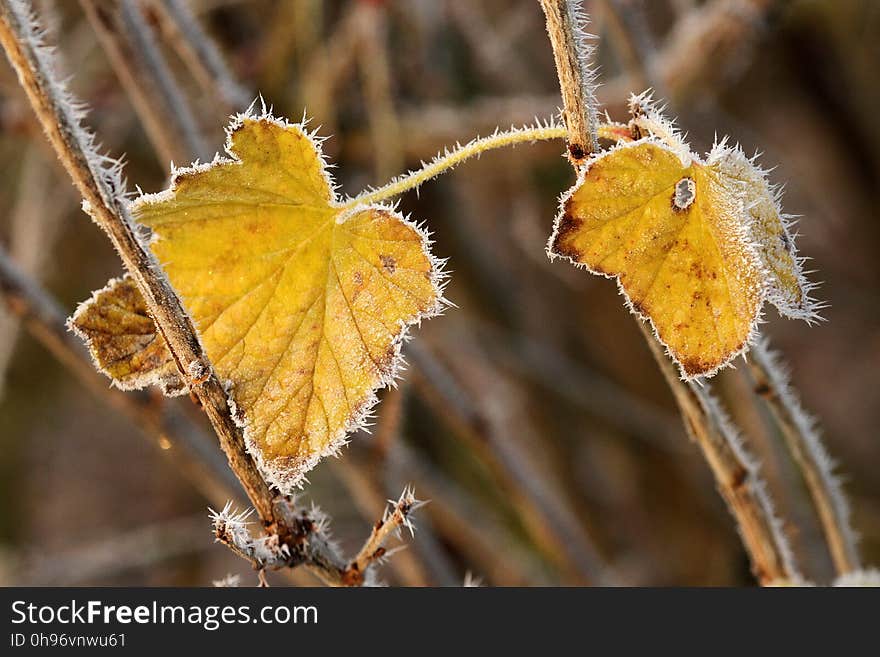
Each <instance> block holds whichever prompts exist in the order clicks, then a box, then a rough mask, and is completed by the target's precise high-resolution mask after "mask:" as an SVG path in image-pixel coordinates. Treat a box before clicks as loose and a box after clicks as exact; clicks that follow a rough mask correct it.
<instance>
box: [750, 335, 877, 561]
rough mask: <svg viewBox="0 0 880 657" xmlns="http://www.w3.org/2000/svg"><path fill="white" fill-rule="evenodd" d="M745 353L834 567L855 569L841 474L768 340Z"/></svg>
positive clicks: (856, 558)
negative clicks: (810, 502) (810, 503)
mask: <svg viewBox="0 0 880 657" xmlns="http://www.w3.org/2000/svg"><path fill="white" fill-rule="evenodd" d="M749 355H750V358H749V359H748V363H749V369H750V370H751V373H752V376H753V377H754V380H755V393H756V394H758V395H759V396H761V397H762V398H763V399H764V401H765V402H766V403H767V405H768V406H769V408H770V411H771V413H772V414H773V418H774V419H775V420H776V424H777V425H778V427H779V430H780V432H781V433H782V436H783V438H784V439H785V444H786V446H787V447H788V450H789V452H791V456H792V458H793V459H794V461H795V462H796V463H797V464H798V466H799V468H800V470H801V473H802V474H803V477H804V481H805V482H806V485H807V488H808V490H809V491H810V496H811V497H812V498H813V504H814V505H815V507H816V512H817V514H818V515H819V520H820V522H821V523H822V529H823V531H824V533H825V539H826V540H827V541H828V548H829V551H830V552H831V558H832V560H833V561H834V566H835V569H836V570H837V573H838V574H839V575H843V574H845V573H850V572H853V571H855V570H859V569H860V568H861V565H860V562H859V553H858V549H857V548H856V536H855V532H854V531H853V529H852V527H851V525H850V509H849V503H848V502H847V499H846V496H845V495H844V493H843V489H842V487H841V485H840V480H839V479H838V478H837V477H836V476H835V475H834V472H833V466H834V464H833V462H832V460H831V457H830V456H829V455H828V452H827V451H826V449H825V446H824V445H823V444H822V441H821V438H820V436H819V432H818V431H817V429H816V426H815V421H814V420H813V418H811V417H810V416H809V415H808V414H807V413H806V411H804V409H803V407H802V406H801V403H800V400H799V399H798V398H797V395H796V394H795V393H794V392H793V391H792V389H791V387H790V385H789V382H788V375H787V373H786V371H785V367H784V365H782V364H780V363H779V362H778V359H777V357H776V354H774V353H773V352H772V351H771V350H770V349H769V346H768V344H767V342H766V341H765V340H760V341H759V342H758V343H757V344H756V345H755V346H754V347H752V350H751V353H750V354H749Z"/></svg>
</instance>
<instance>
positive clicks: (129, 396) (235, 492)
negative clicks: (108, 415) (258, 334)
mask: <svg viewBox="0 0 880 657" xmlns="http://www.w3.org/2000/svg"><path fill="white" fill-rule="evenodd" d="M0 292H2V295H3V299H4V300H5V302H6V305H7V306H8V307H9V309H10V310H11V311H12V313H13V314H15V315H16V316H18V317H19V318H20V319H21V321H22V322H23V323H24V325H25V326H26V328H27V329H28V331H29V332H30V333H31V334H32V335H33V336H34V337H35V338H36V339H37V340H38V341H39V342H40V343H41V344H42V345H43V346H44V347H45V348H46V349H48V350H49V352H51V353H52V355H54V356H55V357H56V358H57V359H58V360H59V361H60V362H61V363H62V365H64V366H65V367H66V368H67V369H68V370H70V372H71V373H72V374H73V375H74V376H75V377H76V378H77V379H78V380H79V381H80V383H81V384H83V385H84V386H85V387H86V388H87V389H88V390H89V391H90V392H91V393H92V394H94V395H95V397H97V398H98V399H99V400H101V401H103V402H105V403H107V404H108V405H109V406H111V407H112V408H114V409H116V410H117V411H119V412H120V413H121V414H122V415H124V416H126V417H127V418H128V419H129V420H131V422H132V423H133V424H134V425H135V426H137V427H139V428H140V430H141V432H142V433H143V434H144V435H146V436H147V437H149V438H150V439H151V440H150V442H151V443H152V444H153V445H154V446H157V447H159V448H160V450H161V451H162V454H163V456H165V457H167V458H168V459H169V460H170V461H171V462H172V463H173V464H174V466H175V467H177V468H178V469H179V470H180V471H181V472H182V473H183V474H184V476H185V477H186V478H187V479H189V480H190V481H192V482H193V483H194V484H195V486H196V488H198V489H199V490H200V491H201V492H202V494H203V495H204V496H205V498H206V499H208V500H209V501H210V502H211V503H212V504H216V505H220V506H222V504H223V502H225V500H227V499H229V498H240V497H241V488H240V486H239V485H238V481H237V480H236V479H235V477H234V476H233V475H232V472H231V471H230V470H229V468H228V467H227V465H226V463H225V461H224V460H223V458H222V457H221V456H220V454H219V453H218V452H217V450H216V448H214V447H213V445H211V443H210V442H209V441H207V440H206V439H205V436H203V435H201V431H199V430H198V429H196V428H195V427H193V426H192V424H191V422H189V420H187V419H186V417H185V415H184V414H182V413H180V412H177V411H175V410H174V409H173V406H171V405H170V404H164V403H163V402H162V400H161V399H158V400H157V399H154V398H153V397H152V396H151V395H150V394H149V393H146V392H123V391H122V390H119V389H117V388H113V387H110V386H108V385H107V380H106V378H105V377H104V376H103V375H101V374H99V373H98V371H97V370H96V369H95V368H94V366H93V365H92V363H91V362H90V361H89V358H88V355H87V354H86V353H85V350H84V349H83V345H82V342H81V341H80V340H78V339H77V338H75V337H74V335H73V334H72V333H70V332H69V331H68V330H67V327H66V326H65V313H64V310H63V309H62V308H61V307H60V306H59V305H58V303H57V302H56V301H55V299H53V298H52V297H50V296H49V295H48V294H47V293H46V292H45V291H43V290H42V289H41V288H40V287H39V286H38V285H37V284H36V283H35V282H34V281H32V280H30V279H29V278H28V277H27V276H26V275H25V274H24V273H23V272H21V271H19V270H18V268H17V267H16V266H15V265H14V263H13V262H12V261H11V260H10V259H9V258H8V257H7V255H6V254H5V253H3V252H2V251H0Z"/></svg>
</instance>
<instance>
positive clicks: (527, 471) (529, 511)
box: [407, 343, 615, 584]
mask: <svg viewBox="0 0 880 657" xmlns="http://www.w3.org/2000/svg"><path fill="white" fill-rule="evenodd" d="M407 353H408V356H409V359H410V361H411V362H412V363H413V365H414V368H413V370H414V376H413V383H414V384H415V386H416V389H417V390H418V391H420V393H421V394H422V396H423V397H424V399H425V401H426V402H427V403H428V404H429V405H431V406H432V407H433V408H434V409H435V412H436V413H437V415H438V417H442V418H444V419H445V420H448V421H449V422H450V423H451V426H452V427H453V428H454V429H455V431H456V433H457V434H458V435H459V436H461V437H462V438H464V439H466V440H467V441H468V444H469V445H470V446H471V447H473V449H474V451H475V452H476V453H477V454H478V455H479V456H480V458H481V460H482V461H483V462H484V463H485V464H486V465H487V466H488V467H489V468H490V469H491V470H492V473H493V475H494V476H495V477H496V478H497V480H498V481H499V483H501V484H502V486H503V487H504V490H505V493H506V494H507V495H509V496H510V498H511V500H512V503H513V504H514V506H515V507H516V508H517V510H518V511H519V512H520V514H521V516H522V520H523V523H524V525H525V527H526V528H527V529H528V531H529V533H530V535H531V536H532V537H533V539H534V540H535V543H536V544H537V545H539V546H540V547H541V549H542V551H543V552H544V553H545V554H547V555H548V557H550V558H551V559H552V560H553V562H554V563H555V564H556V565H557V566H558V567H559V568H561V569H562V570H564V571H565V572H566V573H567V574H568V575H569V576H571V577H572V578H574V579H575V580H577V581H582V582H586V581H592V582H596V583H599V584H608V583H612V582H613V581H614V579H615V575H614V574H613V573H612V572H611V569H610V568H609V567H608V566H607V565H606V564H605V563H604V561H603V559H602V558H601V556H600V554H599V551H598V549H597V548H596V546H595V545H594V544H593V542H592V541H591V540H590V538H589V536H587V535H586V534H585V532H584V531H583V530H582V528H581V527H580V526H579V524H578V523H577V521H576V519H575V518H574V517H573V514H571V513H570V512H569V511H568V508H567V506H566V504H564V503H563V501H562V500H561V499H559V496H558V495H556V494H554V493H553V491H551V490H549V489H548V488H547V487H546V486H544V485H542V478H541V477H540V476H538V475H537V474H536V473H535V471H534V469H533V467H532V465H531V464H530V463H529V461H528V459H525V458H523V456H522V454H520V453H519V451H518V450H517V449H516V446H515V445H514V444H512V443H511V441H509V440H505V439H504V438H503V437H501V436H498V435H497V433H496V431H495V430H494V427H493V425H492V421H491V419H490V418H487V417H485V416H484V415H482V414H481V413H480V412H479V410H478V409H477V408H475V406H474V404H473V402H472V401H471V398H470V396H469V395H468V393H467V392H466V391H465V390H464V389H463V388H462V387H461V386H460V385H459V384H458V382H457V380H456V379H455V378H454V377H453V375H452V373H451V372H449V370H448V369H447V368H446V367H445V366H444V365H443V364H442V363H440V362H439V361H438V360H437V359H436V358H435V357H434V356H433V354H432V353H431V352H430V351H429V350H428V349H427V348H426V347H425V346H424V345H423V344H415V343H412V344H410V345H408V352H407Z"/></svg>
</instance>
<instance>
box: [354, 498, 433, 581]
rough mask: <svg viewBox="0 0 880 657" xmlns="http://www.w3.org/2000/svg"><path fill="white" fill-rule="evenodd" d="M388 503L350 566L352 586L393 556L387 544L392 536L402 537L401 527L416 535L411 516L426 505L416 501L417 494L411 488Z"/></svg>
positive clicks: (363, 579)
mask: <svg viewBox="0 0 880 657" xmlns="http://www.w3.org/2000/svg"><path fill="white" fill-rule="evenodd" d="M388 502H389V504H390V505H391V506H390V507H388V508H386V509H385V512H384V513H383V514H382V519H381V520H379V522H377V523H376V524H375V525H374V526H373V531H371V532H370V536H369V537H368V538H367V540H366V542H365V543H364V545H363V547H362V548H361V549H360V551H359V552H358V553H357V555H356V556H355V558H354V559H352V561H351V563H350V564H349V565H348V569H347V570H346V580H347V581H349V582H350V583H352V584H356V585H359V584H362V583H363V582H364V581H365V580H366V576H367V571H368V569H369V567H370V566H371V565H372V564H374V563H377V562H381V561H382V560H383V559H385V558H387V557H388V556H389V555H391V554H392V552H389V551H388V550H387V549H386V548H385V544H386V543H387V541H388V539H389V538H391V536H392V535H397V536H398V537H399V536H400V528H401V527H406V528H407V529H408V530H409V533H410V536H412V535H413V534H414V533H415V528H414V527H413V524H412V521H411V520H410V515H411V514H412V512H413V511H415V510H416V509H418V508H419V507H421V506H424V505H425V504H426V503H425V502H422V501H421V500H417V499H416V497H415V492H414V491H413V489H412V488H411V487H409V486H408V487H406V488H404V489H403V493H401V495H400V498H399V499H398V500H397V501H396V502H395V501H394V500H388Z"/></svg>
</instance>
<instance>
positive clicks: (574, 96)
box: [539, 0, 599, 164]
mask: <svg viewBox="0 0 880 657" xmlns="http://www.w3.org/2000/svg"><path fill="white" fill-rule="evenodd" d="M539 1H540V3H541V8H542V9H543V10H544V15H545V16H546V18H547V34H548V35H549V36H550V44H551V45H552V46H553V57H554V59H555V61H556V72H557V74H558V76H559V89H560V91H561V92H562V102H563V104H564V111H563V116H564V118H565V125H566V126H567V128H568V134H567V137H568V154H569V158H570V159H571V161H572V163H574V164H580V163H581V162H583V161H584V160H585V159H586V158H588V157H589V156H590V155H591V154H592V153H595V152H596V151H598V150H599V137H598V134H597V128H598V124H599V121H598V119H597V102H596V97H595V93H594V83H593V75H592V73H591V71H590V68H589V56H590V54H591V52H590V50H591V49H590V48H589V47H588V46H587V45H586V39H587V35H586V33H584V31H583V26H584V24H586V16H585V15H583V14H582V13H581V10H580V6H579V5H580V3H579V1H578V0H539Z"/></svg>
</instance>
